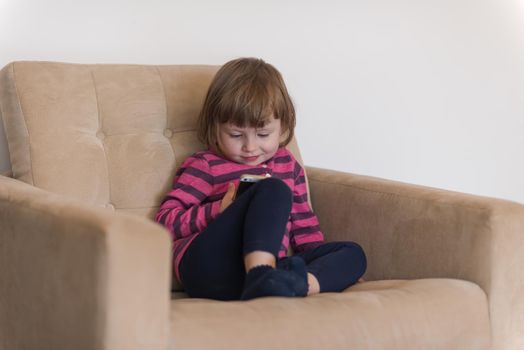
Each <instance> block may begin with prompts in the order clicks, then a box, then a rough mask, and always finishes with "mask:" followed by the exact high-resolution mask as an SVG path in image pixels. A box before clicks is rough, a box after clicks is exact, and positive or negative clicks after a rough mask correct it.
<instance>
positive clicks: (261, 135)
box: [258, 134, 269, 137]
mask: <svg viewBox="0 0 524 350" xmlns="http://www.w3.org/2000/svg"><path fill="white" fill-rule="evenodd" d="M268 136H269V134H258V137H268Z"/></svg>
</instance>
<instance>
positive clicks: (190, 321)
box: [171, 279, 490, 350]
mask: <svg viewBox="0 0 524 350" xmlns="http://www.w3.org/2000/svg"><path fill="white" fill-rule="evenodd" d="M171 319H172V324H171V327H172V329H173V332H172V334H176V333H179V332H180V333H183V334H193V335H194V336H193V337H176V336H175V337H174V338H173V339H172V344H173V345H174V347H175V348H178V349H207V348H208V346H209V344H213V346H212V348H213V349H216V350H222V349H224V350H226V349H231V348H235V349H253V350H258V349H275V350H276V349H282V350H284V349H326V348H329V349H359V350H361V349H390V350H393V349H398V350H404V349H457V350H458V349H460V350H466V349H471V350H481V349H489V346H490V332H489V316H488V309H487V303H486V295H485V294H484V292H483V291H482V290H481V289H480V288H479V287H478V286H477V285H475V284H473V283H468V282H464V281H458V280H446V279H427V280H416V281H400V280H399V281H377V282H367V283H363V284H357V285H355V286H353V287H352V288H349V289H348V290H346V291H345V292H342V293H325V294H318V295H315V296H311V297H308V298H298V299H291V300H287V301H286V302H283V301H282V299H275V298H262V299H259V300H255V301H250V302H216V301H210V300H206V299H181V300H176V301H173V302H172V303H171Z"/></svg>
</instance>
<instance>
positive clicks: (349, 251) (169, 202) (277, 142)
mask: <svg viewBox="0 0 524 350" xmlns="http://www.w3.org/2000/svg"><path fill="white" fill-rule="evenodd" d="M294 128H295V109H294V107H293V104H292V102H291V98H290V97H289V95H288V92H287V89H286V86H285V84H284V81H283V79H282V76H281V75H280V73H279V72H278V71H277V70H276V69H275V68H274V67H273V66H272V65H270V64H267V63H265V62H264V61H262V60H260V59H253V58H241V59H236V60H233V61H230V62H228V63H226V64H225V65H224V66H222V67H221V69H220V70H219V71H218V72H217V74H216V76H215V77H214V79H213V81H212V83H211V85H210V87H209V90H208V92H207V96H206V99H205V101H204V105H203V107H202V110H201V112H200V116H199V121H198V136H199V139H200V140H201V141H202V142H203V143H204V144H205V145H207V147H208V149H207V150H206V151H202V152H197V153H195V154H194V155H192V156H190V157H189V158H188V159H186V160H185V162H184V163H183V164H182V166H181V167H180V169H179V170H178V172H177V173H176V176H175V181H174V187H173V189H172V190H171V191H170V192H169V193H168V194H167V196H166V198H165V199H164V201H163V202H162V205H161V207H160V209H159V211H158V213H157V215H156V220H157V221H158V222H159V223H160V224H162V225H164V226H165V227H167V228H168V229H169V231H170V232H171V234H172V237H173V242H174V244H173V259H174V269H175V273H176V277H177V278H178V280H179V281H180V282H181V283H182V285H183V286H184V288H185V291H186V292H187V293H188V294H189V296H191V297H199V298H212V299H219V300H237V299H242V300H248V299H253V298H257V297H263V296H283V297H293V296H306V295H309V294H315V293H319V292H339V291H342V290H344V289H345V288H347V287H349V286H351V285H352V284H354V283H356V282H357V281H358V279H359V278H360V277H361V276H362V275H363V274H364V272H365V270H366V257H365V254H364V252H363V250H362V248H361V247H360V246H359V245H358V244H356V243H354V242H331V243H324V236H323V234H322V232H321V231H320V228H319V223H318V220H317V217H316V216H315V214H314V213H313V212H312V210H311V208H310V206H309V204H308V194H307V187H306V182H305V177H304V170H303V168H302V166H300V164H299V163H298V162H297V160H296V159H295V158H294V157H293V155H292V154H291V153H290V152H289V151H288V150H287V149H286V148H285V146H286V145H287V144H288V143H289V142H290V141H291V139H292V138H293V132H294ZM242 174H251V175H263V176H265V177H267V178H266V179H264V180H261V181H259V182H257V183H256V184H254V185H253V186H251V187H250V188H249V189H248V190H247V191H245V192H244V193H243V194H242V195H239V196H238V197H237V198H235V193H236V187H237V186H238V183H239V178H240V175H242ZM290 244H291V247H292V248H293V251H294V255H293V256H290V257H287V255H288V247H289V245H290Z"/></svg>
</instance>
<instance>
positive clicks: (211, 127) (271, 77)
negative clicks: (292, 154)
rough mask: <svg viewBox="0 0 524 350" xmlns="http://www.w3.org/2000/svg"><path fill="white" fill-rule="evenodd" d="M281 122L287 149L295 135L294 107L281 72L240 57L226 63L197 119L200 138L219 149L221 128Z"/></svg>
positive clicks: (261, 125)
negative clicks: (218, 139) (273, 121)
mask: <svg viewBox="0 0 524 350" xmlns="http://www.w3.org/2000/svg"><path fill="white" fill-rule="evenodd" d="M271 115H273V117H274V118H275V119H280V124H281V127H282V129H281V131H282V133H283V134H286V137H285V139H284V141H283V142H281V144H280V146H286V145H287V144H288V143H289V142H290V141H291V139H292V138H293V135H294V129H295V123H296V121H295V108H294V106H293V102H292V101H291V97H290V96H289V94H288V92H287V89H286V85H285V84H284V80H283V79H282V75H281V74H280V72H279V71H278V70H277V69H276V68H275V67H273V66H272V65H270V64H269V63H266V62H264V61H263V60H261V59H257V58H239V59H236V60H232V61H229V62H227V63H226V64H224V65H223V66H222V67H221V68H220V69H219V70H218V72H217V73H216V75H215V77H214V78H213V81H212V82H211V85H210V86H209V89H208V91H207V95H206V98H205V100H204V105H203V106H202V110H201V111H200V115H199V117H198V129H197V133H198V138H199V140H200V141H201V142H202V143H204V144H205V145H207V146H208V147H209V148H211V149H213V150H217V137H218V126H219V125H220V124H224V123H228V122H229V123H232V124H234V125H236V126H238V127H246V126H247V127H252V128H261V127H263V126H264V125H265V124H266V123H267V122H268V121H269V117H270V116H271Z"/></svg>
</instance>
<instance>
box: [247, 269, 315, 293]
mask: <svg viewBox="0 0 524 350" xmlns="http://www.w3.org/2000/svg"><path fill="white" fill-rule="evenodd" d="M304 290H305V292H304ZM306 293H307V282H306V280H303V279H302V278H301V277H300V276H299V275H298V274H296V273H294V272H292V271H288V270H282V269H275V268H273V267H271V266H269V265H260V266H256V267H254V268H252V269H251V270H249V272H248V273H247V275H246V279H245V281H244V290H243V291H242V295H241V296H240V299H241V300H249V299H254V298H260V297H267V296H278V297H297V296H305V295H306Z"/></svg>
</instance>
